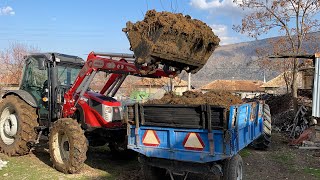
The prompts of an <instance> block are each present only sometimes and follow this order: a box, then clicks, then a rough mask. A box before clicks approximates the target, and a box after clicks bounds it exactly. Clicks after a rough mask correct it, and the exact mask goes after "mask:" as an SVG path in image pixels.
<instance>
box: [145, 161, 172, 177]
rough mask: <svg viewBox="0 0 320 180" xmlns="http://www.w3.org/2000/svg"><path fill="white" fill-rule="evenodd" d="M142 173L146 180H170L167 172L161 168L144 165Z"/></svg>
mask: <svg viewBox="0 0 320 180" xmlns="http://www.w3.org/2000/svg"><path fill="white" fill-rule="evenodd" d="M142 171H143V175H144V179H150V180H166V179H169V176H168V175H167V170H166V169H163V168H159V167H154V166H150V165H147V164H144V163H143V164H142Z"/></svg>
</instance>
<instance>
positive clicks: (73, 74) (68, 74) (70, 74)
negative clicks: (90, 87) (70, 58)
mask: <svg viewBox="0 0 320 180" xmlns="http://www.w3.org/2000/svg"><path fill="white" fill-rule="evenodd" d="M80 70H81V67H78V66H61V65H58V82H59V85H63V86H71V85H72V84H73V82H74V81H75V80H76V78H77V76H78V74H79V71H80Z"/></svg>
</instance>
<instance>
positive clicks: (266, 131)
mask: <svg viewBox="0 0 320 180" xmlns="http://www.w3.org/2000/svg"><path fill="white" fill-rule="evenodd" d="M270 144H271V113H270V108H269V106H268V105H267V104H264V105H263V133H262V134H261V136H260V137H258V138H257V139H256V140H254V141H253V142H252V146H253V147H254V148H255V149H261V150H265V149H268V148H269V147H270Z"/></svg>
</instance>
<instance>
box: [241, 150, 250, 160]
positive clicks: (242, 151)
mask: <svg viewBox="0 0 320 180" xmlns="http://www.w3.org/2000/svg"><path fill="white" fill-rule="evenodd" d="M239 154H240V156H241V157H243V158H246V157H249V156H250V155H251V152H250V151H249V150H248V149H242V150H241V151H240V152H239Z"/></svg>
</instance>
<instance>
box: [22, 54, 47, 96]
mask: <svg viewBox="0 0 320 180" xmlns="http://www.w3.org/2000/svg"><path fill="white" fill-rule="evenodd" d="M38 66H39V64H38V60H37V59H35V58H30V59H29V60H28V61H27V67H26V69H25V79H24V82H23V85H24V88H27V89H29V90H33V91H40V90H41V89H42V88H43V84H44V82H45V81H46V80H47V71H46V70H40V69H39V67H38Z"/></svg>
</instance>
